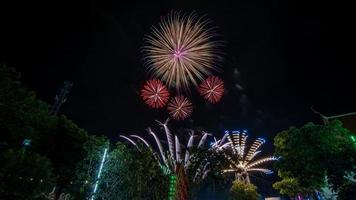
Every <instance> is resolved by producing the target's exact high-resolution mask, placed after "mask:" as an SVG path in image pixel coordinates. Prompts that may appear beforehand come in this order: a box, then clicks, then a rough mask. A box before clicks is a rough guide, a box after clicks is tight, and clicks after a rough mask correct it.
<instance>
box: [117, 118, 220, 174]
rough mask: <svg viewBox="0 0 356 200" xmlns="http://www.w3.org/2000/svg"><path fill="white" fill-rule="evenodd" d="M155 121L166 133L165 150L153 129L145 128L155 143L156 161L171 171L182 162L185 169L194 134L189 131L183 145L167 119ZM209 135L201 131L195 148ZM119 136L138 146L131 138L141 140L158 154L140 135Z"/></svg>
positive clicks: (201, 144) (200, 146)
mask: <svg viewBox="0 0 356 200" xmlns="http://www.w3.org/2000/svg"><path fill="white" fill-rule="evenodd" d="M156 122H157V123H158V124H159V125H160V126H161V127H162V128H163V130H164V133H165V135H166V142H167V144H168V148H167V151H165V149H164V147H163V146H162V143H161V140H160V139H159V137H158V136H157V135H156V133H155V132H154V131H152V129H151V128H148V129H147V131H148V133H149V134H150V135H152V136H153V138H154V140H155V142H156V144H157V147H158V150H159V155H160V156H155V158H156V159H157V161H158V163H159V164H160V165H164V166H166V167H167V168H168V169H169V170H170V171H171V172H174V171H175V169H176V166H177V165H178V164H182V165H183V166H184V168H185V169H186V168H187V167H188V166H189V158H190V157H191V154H190V152H189V150H191V148H192V147H193V145H194V137H195V135H194V134H193V133H191V134H190V137H189V139H188V142H187V145H186V147H183V146H184V145H182V144H181V142H180V140H179V138H178V136H177V135H173V134H172V133H171V131H170V129H169V128H168V122H169V119H167V120H166V121H165V122H164V123H163V122H160V121H158V120H156ZM209 135H211V134H209V133H206V132H203V136H202V137H201V138H200V140H199V142H198V145H197V148H202V147H203V146H204V144H205V143H206V140H207V137H208V136H209ZM120 137H121V138H123V139H125V140H127V141H128V142H130V143H131V144H133V145H134V146H136V147H138V145H137V143H136V142H135V141H134V140H133V139H137V140H139V141H141V142H142V143H144V144H145V145H146V146H147V147H148V148H149V149H150V150H151V151H152V152H153V153H154V155H158V153H156V152H155V151H154V150H153V149H152V148H151V146H150V145H149V143H148V142H147V141H146V140H145V139H143V138H142V137H140V136H138V135H130V136H129V137H127V136H124V135H120ZM217 142H218V141H215V142H214V143H213V145H215V146H216V144H217Z"/></svg>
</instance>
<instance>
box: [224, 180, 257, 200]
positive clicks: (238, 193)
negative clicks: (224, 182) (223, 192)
mask: <svg viewBox="0 0 356 200" xmlns="http://www.w3.org/2000/svg"><path fill="white" fill-rule="evenodd" d="M230 194H231V200H258V199H259V198H260V195H259V194H258V193H257V188H256V186H254V185H252V184H249V183H244V182H241V181H237V180H236V181H234V182H233V183H232V186H231V189H230Z"/></svg>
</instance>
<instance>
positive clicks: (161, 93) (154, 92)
mask: <svg viewBox="0 0 356 200" xmlns="http://www.w3.org/2000/svg"><path fill="white" fill-rule="evenodd" d="M141 97H142V99H143V101H144V102H145V103H146V104H147V105H149V106H151V107H152V108H162V107H164V106H165V105H166V104H167V102H168V99H169V92H168V90H167V88H166V86H165V85H163V84H162V82H161V81H159V80H157V79H153V80H148V81H147V82H146V84H145V85H144V86H143V89H142V90H141Z"/></svg>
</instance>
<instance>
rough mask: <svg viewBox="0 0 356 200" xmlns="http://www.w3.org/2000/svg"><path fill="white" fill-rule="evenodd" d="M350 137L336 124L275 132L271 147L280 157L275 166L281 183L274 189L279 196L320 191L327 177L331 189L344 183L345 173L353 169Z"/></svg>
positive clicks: (313, 125)
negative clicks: (272, 146) (278, 192)
mask: <svg viewBox="0 0 356 200" xmlns="http://www.w3.org/2000/svg"><path fill="white" fill-rule="evenodd" d="M350 134H351V133H350V132H349V131H348V130H347V129H345V128H343V127H342V124H341V122H339V121H332V122H330V124H328V125H316V124H313V123H308V124H306V125H304V126H303V127H301V128H299V129H298V128H295V127H291V128H289V129H288V130H285V131H282V132H280V133H278V135H277V136H276V137H275V139H274V146H275V150H276V155H277V156H279V157H280V159H279V161H278V163H277V165H276V167H277V169H278V171H279V176H280V177H281V178H282V180H281V181H280V182H277V183H275V184H274V187H275V188H276V189H278V190H279V191H280V192H281V193H282V194H288V195H295V194H296V193H302V194H306V193H309V192H313V191H314V190H319V189H321V188H322V187H323V186H324V185H325V184H326V183H325V176H327V177H328V182H329V183H330V184H331V185H332V187H333V188H334V189H337V188H339V187H340V186H341V185H342V184H343V183H345V182H346V181H347V180H346V179H345V175H346V174H347V172H350V171H353V170H355V157H354V155H355V154H356V149H355V146H354V145H353V144H352V141H351V140H350ZM289 184H292V185H294V186H295V187H294V188H290V185H289ZM288 185H289V186H288Z"/></svg>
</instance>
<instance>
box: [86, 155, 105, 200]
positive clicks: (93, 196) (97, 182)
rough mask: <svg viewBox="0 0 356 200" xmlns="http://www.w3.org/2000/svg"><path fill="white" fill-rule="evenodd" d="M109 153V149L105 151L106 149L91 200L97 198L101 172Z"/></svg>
mask: <svg viewBox="0 0 356 200" xmlns="http://www.w3.org/2000/svg"><path fill="white" fill-rule="evenodd" d="M107 152H108V148H105V149H104V154H103V157H102V159H101V162H100V167H99V171H98V175H97V177H96V181H95V185H94V189H93V193H92V196H91V198H90V200H94V198H95V193H96V191H97V190H98V185H99V180H100V176H101V171H102V170H103V166H104V163H105V159H106V154H107Z"/></svg>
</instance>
